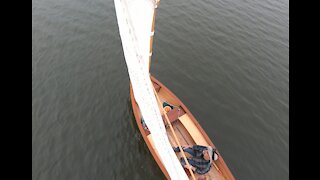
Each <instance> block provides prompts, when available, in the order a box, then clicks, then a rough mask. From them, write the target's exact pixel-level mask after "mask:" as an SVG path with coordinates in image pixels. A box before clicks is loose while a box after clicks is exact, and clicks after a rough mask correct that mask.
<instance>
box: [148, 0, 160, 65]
mask: <svg viewBox="0 0 320 180" xmlns="http://www.w3.org/2000/svg"><path fill="white" fill-rule="evenodd" d="M154 3H155V8H154V11H153V18H152V26H151V34H150V36H151V38H150V53H149V71H150V66H151V57H152V46H153V36H154V23H155V20H156V9H157V7H158V6H159V4H160V0H154Z"/></svg>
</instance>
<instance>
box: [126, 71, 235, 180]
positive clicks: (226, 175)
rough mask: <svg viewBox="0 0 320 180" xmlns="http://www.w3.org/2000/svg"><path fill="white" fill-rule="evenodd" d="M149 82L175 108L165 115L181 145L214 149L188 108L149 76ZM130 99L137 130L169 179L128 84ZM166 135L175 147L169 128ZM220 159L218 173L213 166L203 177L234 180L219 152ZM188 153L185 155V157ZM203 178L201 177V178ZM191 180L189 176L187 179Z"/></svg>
mask: <svg viewBox="0 0 320 180" xmlns="http://www.w3.org/2000/svg"><path fill="white" fill-rule="evenodd" d="M151 80H152V82H153V85H154V87H155V89H156V91H157V92H158V96H159V97H160V99H161V101H166V102H168V103H170V104H172V105H174V106H175V108H174V109H173V110H171V111H170V112H168V113H167V115H168V117H169V119H170V121H171V124H172V126H173V128H174V130H175V133H176V135H177V136H178V139H179V141H180V144H181V145H194V144H198V145H210V146H212V147H214V148H215V145H214V144H213V143H212V141H211V140H210V138H209V137H208V135H207V134H206V133H205V131H204V130H203V129H202V127H201V126H200V124H199V123H198V121H197V120H196V119H195V117H194V116H193V115H192V114H191V112H190V111H189V110H188V108H187V107H186V106H185V105H184V104H183V103H182V102H181V101H180V100H179V98H177V97H176V96H175V95H174V94H173V93H172V92H171V91H170V90H169V89H168V88H167V87H165V86H164V85H163V84H162V83H161V82H159V81H158V80H157V79H156V78H154V77H153V76H151ZM130 97H131V103H132V108H133V113H134V116H135V119H136V122H137V125H138V128H139V130H140V132H141V134H142V137H143V139H144V141H145V142H146V144H147V146H148V148H149V150H150V152H151V154H152V156H153V157H154V159H155V161H156V162H157V164H158V166H159V167H160V169H161V170H162V172H163V173H164V175H165V176H166V178H167V179H170V177H169V174H168V172H167V170H166V169H165V167H164V165H163V164H162V162H161V160H160V157H159V156H158V154H157V151H156V150H155V148H154V145H153V141H152V134H150V132H149V131H148V130H145V129H144V127H143V126H142V124H141V114H140V110H139V107H138V105H137V103H136V101H135V99H134V94H133V90H132V86H131V84H130ZM167 134H168V138H169V141H170V143H171V145H172V146H177V145H176V143H175V141H174V139H173V136H172V132H171V131H170V129H169V127H168V128H167ZM218 153H219V155H220V157H219V159H218V160H217V161H215V164H216V166H217V167H218V169H219V171H218V170H217V168H216V167H215V166H212V167H211V169H210V171H209V172H208V173H207V174H205V176H207V177H208V176H209V179H212V178H214V179H226V180H233V179H235V178H234V176H233V175H232V173H231V171H230V170H229V168H228V167H227V165H226V163H225V162H224V160H223V158H222V156H221V154H220V152H219V151H218ZM187 154H188V153H186V155H187ZM177 158H179V159H180V153H177ZM195 176H196V178H200V177H201V175H199V174H196V173H195ZM202 177H203V176H202ZM189 178H190V179H191V176H190V177H189Z"/></svg>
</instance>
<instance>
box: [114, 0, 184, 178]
mask: <svg viewBox="0 0 320 180" xmlns="http://www.w3.org/2000/svg"><path fill="white" fill-rule="evenodd" d="M114 3H115V9H116V14H117V19H118V25H119V32H120V37H121V41H122V46H123V52H124V56H125V60H126V64H127V68H128V72H129V76H130V81H131V84H132V88H133V93H134V97H135V100H136V101H137V103H138V105H139V108H140V111H141V114H142V116H143V118H144V121H145V123H146V125H147V126H148V128H149V130H150V132H151V134H152V140H153V143H154V146H155V148H156V150H157V152H158V154H159V156H160V159H161V162H162V163H163V165H164V167H165V168H166V170H167V171H168V174H169V176H170V178H171V179H173V180H176V179H188V177H187V175H186V173H185V171H184V170H183V168H182V166H181V164H180V162H179V160H178V158H177V156H176V155H175V153H174V151H173V149H172V147H171V144H170V142H169V139H168V136H167V133H166V129H165V127H164V124H163V120H162V117H161V114H160V110H159V108H158V104H157V100H156V97H155V94H154V92H153V87H152V83H151V80H150V75H149V68H148V66H149V64H148V63H149V51H150V37H151V35H152V32H151V26H152V21H153V15H154V8H155V6H156V4H155V2H154V1H153V0H114Z"/></svg>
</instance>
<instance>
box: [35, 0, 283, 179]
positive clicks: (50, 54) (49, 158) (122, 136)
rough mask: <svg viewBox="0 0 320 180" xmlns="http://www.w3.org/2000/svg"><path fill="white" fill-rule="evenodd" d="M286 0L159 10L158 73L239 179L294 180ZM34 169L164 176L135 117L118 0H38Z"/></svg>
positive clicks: (81, 175) (177, 4)
mask: <svg viewBox="0 0 320 180" xmlns="http://www.w3.org/2000/svg"><path fill="white" fill-rule="evenodd" d="M288 5H289V1H288V0H265V1H261V0H251V1H247V0H241V1H240V0H199V1H191V0H162V1H161V2H160V6H159V7H158V9H157V16H156V24H155V37H154V38H155V39H154V45H153V60H152V64H151V73H152V74H153V75H154V76H155V77H156V78H157V79H158V80H160V81H161V82H162V83H164V84H165V85H166V86H167V87H168V88H169V89H171V90H172V91H173V92H174V93H175V94H176V95H177V96H178V97H179V98H180V99H181V100H182V101H183V102H184V103H185V105H187V107H188V108H189V110H190V111H191V112H192V113H193V115H194V116H195V117H196V118H197V119H198V121H199V123H200V124H201V125H202V127H203V128H204V130H205V131H206V132H207V134H208V136H209V137H210V138H211V139H212V141H213V143H214V144H215V145H216V146H217V148H218V149H219V151H220V152H221V154H222V156H223V158H224V160H225V161H226V163H227V165H228V166H229V168H230V170H231V171H232V172H233V174H234V176H235V177H236V179H244V180H247V179H266V180H270V179H279V180H283V179H289V128H288V126H289V6H288ZM32 179H34V180H40V179H41V180H58V179H59V180H71V179H72V180H92V179H137V180H140V179H164V176H163V175H162V172H161V171H160V169H159V168H158V166H157V164H156V163H155V161H154V160H153V158H152V155H151V153H150V152H149V151H148V148H147V146H146V145H145V143H144V141H143V138H142V136H141V135H140V133H139V130H138V128H137V125H136V123H135V120H134V116H133V113H132V108H131V104H130V96H129V76H128V72H127V68H126V64H125V61H124V55H123V51H122V46H121V40H120V36H119V30H118V25H117V19H116V14H115V9H114V2H113V1H112V0H91V1H88V0H51V1H50V0H32Z"/></svg>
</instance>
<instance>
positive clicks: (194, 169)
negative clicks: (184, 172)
mask: <svg viewBox="0 0 320 180" xmlns="http://www.w3.org/2000/svg"><path fill="white" fill-rule="evenodd" d="M184 167H185V168H187V169H188V165H184ZM190 168H191V169H192V171H196V168H195V167H193V166H191V164H190Z"/></svg>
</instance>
